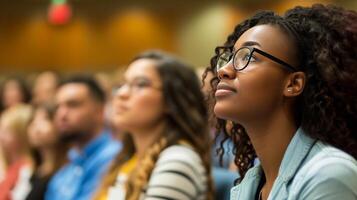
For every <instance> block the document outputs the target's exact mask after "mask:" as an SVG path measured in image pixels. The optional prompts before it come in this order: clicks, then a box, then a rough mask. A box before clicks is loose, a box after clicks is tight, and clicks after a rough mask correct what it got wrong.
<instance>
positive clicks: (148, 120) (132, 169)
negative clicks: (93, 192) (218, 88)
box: [96, 52, 213, 200]
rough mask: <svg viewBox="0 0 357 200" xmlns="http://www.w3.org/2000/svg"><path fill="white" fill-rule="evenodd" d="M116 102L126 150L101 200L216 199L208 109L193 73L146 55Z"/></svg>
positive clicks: (130, 72) (137, 61) (178, 64)
mask: <svg viewBox="0 0 357 200" xmlns="http://www.w3.org/2000/svg"><path fill="white" fill-rule="evenodd" d="M113 101H114V102H113V107H114V110H115V111H114V121H115V122H114V123H115V124H116V125H117V126H118V127H119V128H120V129H121V130H122V131H124V132H125V135H124V136H123V143H124V149H123V150H122V151H121V153H120V154H119V156H118V157H117V159H116V160H115V162H114V163H113V165H112V167H111V169H110V171H109V173H108V175H107V176H106V177H105V178H104V181H103V184H102V187H101V188H100V190H99V192H98V195H97V198H96V199H100V200H104V199H117V200H123V199H130V200H137V199H149V198H158V197H160V198H164V199H180V200H185V199H197V200H200V199H212V197H213V194H212V183H211V177H210V173H211V168H210V165H211V163H210V149H209V146H210V139H209V138H210V137H209V134H208V125H207V111H206V108H205V104H204V98H203V95H202V93H201V91H200V83H199V80H198V78H197V76H196V74H195V72H194V70H193V69H190V68H189V67H188V66H186V65H185V64H183V63H181V62H179V61H178V60H176V59H175V58H172V57H171V56H168V55H165V54H163V53H159V52H148V53H144V54H142V55H139V56H138V57H137V58H135V59H134V60H133V62H132V63H131V64H130V65H129V68H128V69H127V71H126V73H125V83H124V84H123V85H122V86H121V87H120V88H119V89H118V90H117V94H116V96H115V98H114V100H113Z"/></svg>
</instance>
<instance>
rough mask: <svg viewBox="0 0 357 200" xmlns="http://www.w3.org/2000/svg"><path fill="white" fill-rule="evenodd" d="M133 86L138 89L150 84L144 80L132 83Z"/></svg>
mask: <svg viewBox="0 0 357 200" xmlns="http://www.w3.org/2000/svg"><path fill="white" fill-rule="evenodd" d="M133 85H135V86H136V87H139V88H143V87H148V86H150V82H149V81H146V80H140V81H137V82H134V84H133Z"/></svg>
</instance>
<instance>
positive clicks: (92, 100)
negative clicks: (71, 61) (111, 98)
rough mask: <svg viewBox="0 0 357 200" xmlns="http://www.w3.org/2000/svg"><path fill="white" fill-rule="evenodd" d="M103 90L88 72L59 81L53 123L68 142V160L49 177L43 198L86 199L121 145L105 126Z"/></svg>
mask: <svg viewBox="0 0 357 200" xmlns="http://www.w3.org/2000/svg"><path fill="white" fill-rule="evenodd" d="M105 100H106V98H105V93H104V92H103V90H102V89H101V87H100V86H99V84H98V83H97V82H96V81H95V80H94V79H93V77H90V76H74V77H72V78H70V79H68V80H66V81H64V82H62V83H61V84H60V86H59V88H58V90H57V93H56V98H55V101H56V107H57V110H56V113H55V117H54V121H55V126H56V128H57V129H58V130H57V131H58V133H59V137H60V138H61V139H62V140H63V141H65V142H68V143H71V144H72V145H73V146H72V149H71V150H70V151H69V153H68V159H69V163H68V164H67V165H65V166H64V167H63V168H62V169H61V170H59V171H58V172H57V173H56V174H55V175H54V176H53V177H52V179H51V180H50V182H49V185H48V188H47V192H46V194H45V199H47V200H87V199H91V196H92V194H93V192H94V191H95V189H96V188H97V187H98V183H99V181H100V179H101V177H102V175H103V173H104V172H105V171H106V169H107V166H108V164H109V163H110V162H111V160H112V159H113V158H114V156H115V155H116V154H117V153H118V151H119V149H120V144H119V142H117V141H115V140H113V138H112V137H111V134H110V132H109V131H108V130H105V129H104V105H105Z"/></svg>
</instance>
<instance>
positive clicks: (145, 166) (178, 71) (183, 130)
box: [98, 51, 213, 200]
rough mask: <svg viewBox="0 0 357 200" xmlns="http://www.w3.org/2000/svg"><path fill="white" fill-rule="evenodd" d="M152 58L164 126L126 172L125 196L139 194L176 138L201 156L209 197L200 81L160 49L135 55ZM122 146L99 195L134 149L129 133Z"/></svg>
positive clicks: (208, 159) (208, 171) (113, 179)
mask: <svg viewBox="0 0 357 200" xmlns="http://www.w3.org/2000/svg"><path fill="white" fill-rule="evenodd" d="M139 59H152V60H154V61H155V67H156V69H157V71H158V73H159V76H160V78H161V81H162V86H163V89H162V92H163V97H164V102H165V106H166V108H167V110H168V112H167V113H168V114H167V116H166V117H165V120H166V127H165V130H164V132H162V134H161V136H160V138H159V139H158V140H157V142H155V143H154V144H152V145H151V147H150V149H148V150H147V153H146V155H145V156H144V158H143V159H142V160H141V161H140V168H138V169H137V171H135V173H132V175H131V176H129V180H128V182H127V187H126V189H127V193H126V194H127V195H126V199H130V200H134V199H135V200H136V199H139V197H140V194H141V192H142V190H143V188H144V187H145V185H146V184H147V182H148V180H149V179H150V175H151V172H152V170H153V168H154V166H155V163H156V161H157V159H158V157H159V154H160V153H161V152H162V151H163V150H164V149H165V148H166V147H169V146H171V145H174V144H178V143H179V141H186V142H188V143H189V144H190V146H192V147H193V148H194V150H195V151H196V152H197V153H198V154H199V156H200V157H201V159H202V163H203V165H204V167H205V169H206V174H207V179H208V182H207V183H208V184H207V193H206V199H212V197H213V186H212V180H211V167H210V166H211V162H210V148H209V146H210V144H211V141H210V136H209V133H208V126H207V118H208V112H207V108H206V105H205V102H204V97H203V94H202V92H201V90H200V81H199V79H198V77H197V75H196V74H195V72H194V70H193V68H191V67H189V66H187V65H186V64H184V63H182V62H180V61H178V60H177V59H176V58H174V57H172V56H169V55H166V54H164V53H162V52H157V51H150V52H146V53H143V54H141V55H139V56H138V57H136V58H135V59H134V60H133V61H136V60H139ZM123 144H124V147H123V150H122V151H121V153H120V154H119V155H118V156H117V158H116V159H115V161H114V162H113V164H112V166H111V168H110V170H109V173H108V175H107V176H106V177H105V179H104V181H103V184H102V187H101V190H100V191H99V193H98V194H99V195H98V196H101V195H102V194H103V193H106V191H107V190H108V188H109V187H110V186H111V185H113V184H114V182H115V179H116V176H117V175H118V171H119V169H120V166H122V165H123V164H124V163H125V162H127V161H128V160H129V159H130V158H132V157H133V156H134V154H135V152H136V150H135V146H134V142H133V138H132V136H131V135H130V134H129V133H126V134H125V135H124V137H123Z"/></svg>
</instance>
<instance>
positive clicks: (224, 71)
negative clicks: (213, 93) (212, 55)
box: [217, 62, 236, 79]
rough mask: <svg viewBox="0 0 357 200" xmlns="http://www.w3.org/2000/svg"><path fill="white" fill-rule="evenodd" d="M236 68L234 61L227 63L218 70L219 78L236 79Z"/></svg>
mask: <svg viewBox="0 0 357 200" xmlns="http://www.w3.org/2000/svg"><path fill="white" fill-rule="evenodd" d="M235 75H236V70H235V69H234V67H233V64H232V62H229V63H227V64H226V65H224V66H223V67H221V68H220V69H219V70H218V71H217V76H218V78H219V79H234V78H235Z"/></svg>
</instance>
